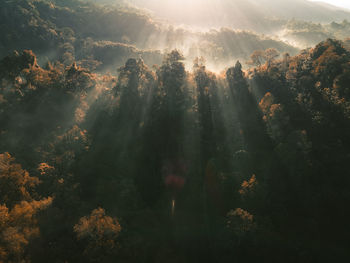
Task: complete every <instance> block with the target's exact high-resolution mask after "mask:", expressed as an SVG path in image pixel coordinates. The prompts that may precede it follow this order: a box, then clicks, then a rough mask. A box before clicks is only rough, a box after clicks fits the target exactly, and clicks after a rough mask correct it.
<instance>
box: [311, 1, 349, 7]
mask: <svg viewBox="0 0 350 263" xmlns="http://www.w3.org/2000/svg"><path fill="white" fill-rule="evenodd" d="M310 1H313V2H315V1H318V2H325V3H328V4H331V5H335V6H340V7H344V8H348V9H350V1H349V0H310Z"/></svg>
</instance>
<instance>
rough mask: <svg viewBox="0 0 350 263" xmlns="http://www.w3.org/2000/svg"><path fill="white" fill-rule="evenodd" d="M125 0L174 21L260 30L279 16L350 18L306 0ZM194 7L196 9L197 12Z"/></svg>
mask: <svg viewBox="0 0 350 263" xmlns="http://www.w3.org/2000/svg"><path fill="white" fill-rule="evenodd" d="M111 2H113V1H111ZM125 2H128V3H133V4H135V5H137V6H140V7H143V8H147V9H149V10H151V11H152V12H154V14H155V15H156V16H159V17H162V18H165V19H168V20H170V21H172V22H175V23H180V24H187V25H192V26H201V27H222V26H229V27H233V28H235V29H250V30H256V31H259V32H266V31H269V30H271V29H273V28H276V27H278V26H279V23H278V22H277V21H278V20H289V19H293V18H295V19H298V20H305V21H313V22H322V23H329V22H333V21H338V22H339V21H342V20H344V19H350V12H349V11H347V10H346V9H341V8H338V7H334V6H331V5H325V4H324V3H319V2H310V1H307V0H250V1H241V0H201V1H199V0H194V1H184V0H178V1H175V0H170V1H158V0H147V1H145V0H129V1H125ZM179 3H180V4H179ZM194 10H196V12H195V13H194V12H193V11H194Z"/></svg>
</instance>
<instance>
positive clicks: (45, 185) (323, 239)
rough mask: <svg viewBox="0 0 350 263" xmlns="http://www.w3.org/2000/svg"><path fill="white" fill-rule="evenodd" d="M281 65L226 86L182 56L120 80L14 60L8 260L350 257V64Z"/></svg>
mask: <svg viewBox="0 0 350 263" xmlns="http://www.w3.org/2000/svg"><path fill="white" fill-rule="evenodd" d="M266 54H267V55H266ZM269 54H270V57H269V56H268V55H269ZM271 54H272V55H271ZM273 54H274V52H273V51H271V50H270V51H266V52H265V55H264V56H265V58H266V56H267V57H268V59H266V60H264V61H262V62H261V63H259V64H258V65H257V67H256V68H252V69H249V70H248V71H243V69H242V66H241V64H240V63H239V62H237V63H236V65H235V66H234V67H231V68H229V69H228V70H227V72H226V73H225V74H222V75H216V74H214V73H211V72H209V71H208V70H207V69H206V66H205V60H204V59H203V58H197V59H196V60H195V61H194V63H193V68H192V70H190V71H188V70H186V69H185V66H184V63H183V61H184V59H185V58H184V57H183V55H182V54H181V53H180V52H179V51H177V50H174V51H172V52H170V53H168V54H167V55H166V56H165V57H164V59H163V62H162V64H161V65H160V66H156V67H154V68H153V69H150V68H149V67H147V66H146V65H145V63H144V61H143V60H142V59H133V58H131V59H128V60H127V61H126V63H125V65H124V66H122V67H121V68H119V70H118V72H119V73H118V76H117V77H115V76H112V75H101V74H96V73H91V72H90V71H89V70H87V69H84V68H82V67H80V66H77V65H76V64H75V63H73V64H72V65H70V66H67V67H65V66H64V65H63V64H61V63H59V62H57V63H55V64H48V65H47V66H46V67H45V68H42V67H40V66H39V65H38V63H37V58H36V56H35V55H34V54H33V53H32V52H31V51H24V52H21V53H18V52H14V53H13V54H12V55H9V56H7V57H5V58H4V59H3V60H2V61H1V62H0V69H1V71H0V72H1V73H0V78H1V86H0V87H1V88H0V149H1V152H2V154H1V155H0V197H1V206H0V235H1V239H0V261H1V262H114V261H120V262H214V261H220V262H232V260H237V261H241V262H255V261H257V260H259V261H263V262H265V261H271V262H329V261H333V260H335V258H337V259H344V258H347V257H348V256H349V251H348V246H347V239H348V238H347V233H348V231H349V230H350V229H349V226H348V224H347V222H348V220H349V216H348V215H349V212H350V211H348V210H349V209H348V206H347V204H348V202H349V201H350V200H349V199H350V196H349V191H348V187H349V183H350V182H349V178H348V176H347V174H348V173H347V172H348V163H349V161H350V160H349V159H350V152H349V151H350V150H349V149H350V145H349V143H350V137H349V134H350V92H349V87H348V83H349V81H350V79H349V78H350V53H349V52H348V51H347V50H346V49H345V48H344V47H343V43H342V42H340V41H336V40H331V39H329V40H327V41H325V42H322V43H320V44H318V45H317V46H316V47H315V48H313V49H310V50H308V51H303V52H302V53H300V54H299V55H297V56H294V57H291V56H288V55H285V56H284V57H283V58H282V59H276V56H274V55H273ZM15 158H16V159H15ZM19 163H20V164H21V165H20V164H19Z"/></svg>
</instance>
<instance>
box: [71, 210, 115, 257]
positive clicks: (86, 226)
mask: <svg viewBox="0 0 350 263" xmlns="http://www.w3.org/2000/svg"><path fill="white" fill-rule="evenodd" d="M120 231H121V226H120V224H119V222H118V220H117V219H116V218H112V217H110V216H107V215H106V213H105V210H104V209H103V208H97V209H95V210H93V211H92V212H91V214H90V215H89V216H87V217H82V218H80V220H79V223H77V224H76V225H75V226H74V232H75V233H76V236H77V239H78V240H79V241H81V242H83V244H84V254H85V255H86V257H87V259H88V260H89V261H90V262H105V261H104V260H106V258H108V257H110V256H111V255H112V254H115V253H116V251H117V250H118V237H119V235H120Z"/></svg>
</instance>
